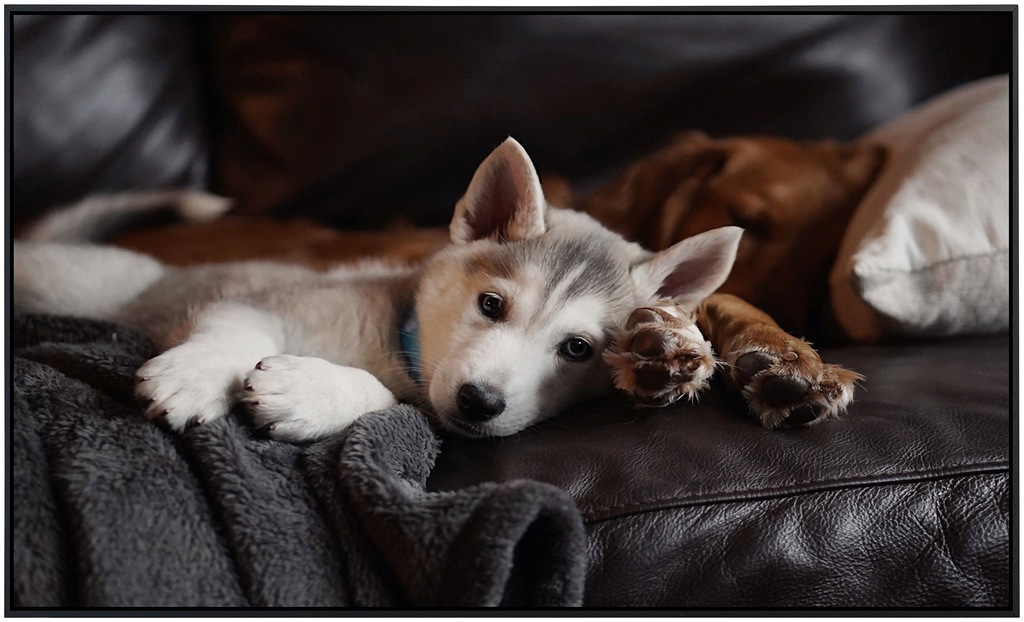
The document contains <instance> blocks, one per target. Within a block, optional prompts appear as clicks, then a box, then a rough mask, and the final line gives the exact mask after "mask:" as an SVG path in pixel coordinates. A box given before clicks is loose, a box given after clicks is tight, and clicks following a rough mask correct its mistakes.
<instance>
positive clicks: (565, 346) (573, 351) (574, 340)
mask: <svg viewBox="0 0 1024 622" xmlns="http://www.w3.org/2000/svg"><path fill="white" fill-rule="evenodd" d="M558 353H559V354H561V355H562V357H563V358H565V359H566V360H569V361H572V362H574V363H576V362H579V361H585V360H587V359H589V358H590V357H591V356H593V355H594V349H593V348H592V347H591V346H590V343H588V342H587V340H586V339H583V338H582V337H570V338H568V339H566V340H565V341H563V342H562V345H560V346H558Z"/></svg>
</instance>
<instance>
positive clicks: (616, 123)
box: [8, 11, 1018, 610]
mask: <svg viewBox="0 0 1024 622" xmlns="http://www.w3.org/2000/svg"><path fill="white" fill-rule="evenodd" d="M1015 18H1016V15H1015V13H1009V12H1006V11H1001V12H988V13H974V12H965V11H958V12H951V13H939V14H936V13H905V14H900V15H895V14H893V15H886V14H871V15H868V14H853V15H829V14H817V15H797V14H759V15H750V14H747V15H740V14H723V15H686V14H657V15H656V14H648V15H642V14H635V15H629V14H610V15H586V14H571V13H570V14H535V15H500V14H490V13H488V14H479V15H471V14H458V15H452V14H426V15H391V14H378V15H371V14H358V13H347V14H309V15H260V16H253V15H242V14H226V15H211V14H201V15H116V14H96V15H62V16H57V15H27V14H26V15H16V16H15V17H14V20H13V24H12V28H11V30H10V31H9V33H10V34H9V42H10V46H11V48H10V49H11V54H12V56H11V58H12V64H11V76H12V87H13V89H12V92H11V95H12V100H11V101H12V113H13V115H12V117H11V124H10V126H9V127H10V128H11V134H10V135H11V136H12V141H13V142H12V143H11V146H10V147H9V149H10V151H9V160H8V161H9V163H10V173H9V178H8V180H9V188H10V200H11V203H10V205H11V206H12V207H11V209H10V210H9V211H8V214H9V216H10V218H11V223H12V224H14V225H19V224H22V223H24V222H27V221H28V220H31V219H32V218H35V217H37V216H38V215H39V214H40V213H42V212H43V210H45V209H46V208H49V207H51V206H54V205H58V204H60V203H63V202H67V201H70V200H74V199H76V198H79V197H82V196H85V195H87V194H89V193H91V192H97V191H109V190H119V189H127V188H139V187H157V186H168V185H190V186H196V187H207V188H211V189H213V190H215V191H217V192H220V193H223V194H227V195H230V196H234V197H237V198H238V199H239V202H240V210H241V211H243V212H248V213H259V214H279V215H303V216H310V217H314V218H318V219H320V220H323V221H324V222H327V223H330V224H333V225H338V226H344V227H360V228H373V227H380V226H384V225H387V224H388V223H390V222H394V221H398V220H402V221H406V222H409V221H411V222H414V223H417V224H423V225H437V224H443V223H444V222H445V221H446V219H447V218H448V216H449V214H450V210H451V207H452V206H453V205H454V202H455V200H456V199H457V198H458V196H459V194H460V192H461V191H462V190H463V189H464V187H465V184H466V182H467V180H468V178H469V177H470V175H471V174H472V171H473V170H474V168H475V166H476V164H477V162H478V161H479V160H480V159H481V158H482V156H484V155H485V154H486V153H488V152H489V150H490V149H491V148H492V147H493V146H494V145H496V144H498V143H499V142H500V141H501V140H502V139H503V138H504V137H505V136H507V135H513V136H515V137H516V138H517V139H518V140H519V141H520V142H521V143H523V144H524V145H525V146H526V147H527V149H528V150H529V151H530V153H531V155H532V156H533V158H534V161H535V162H536V163H537V165H538V168H540V169H541V171H542V172H544V171H548V172H557V173H560V174H563V175H566V176H567V177H569V178H570V179H571V180H572V181H573V183H574V184H576V185H577V186H578V187H580V188H583V189H586V188H588V187H593V185H594V184H596V183H598V182H599V181H601V180H602V179H605V178H606V177H607V176H608V175H609V174H610V173H611V172H612V171H614V170H616V169H617V167H619V166H621V165H623V164H624V163H626V162H629V161H630V160H632V159H633V158H635V157H637V156H639V155H642V154H644V153H647V152H650V151H652V150H653V149H654V148H656V147H658V146H660V145H661V144H663V143H664V141H665V140H667V139H668V138H669V137H670V136H671V135H672V133H673V132H676V131H679V130H684V129H692V128H697V129H701V130H704V131H706V132H708V133H709V134H711V135H714V136H724V135H732V134H745V133H766V134H778V135H782V136H788V137H792V138H838V139H849V138H853V137H855V136H857V135H859V134H860V133H862V132H864V131H865V130H867V129H869V128H871V127H872V126H874V125H876V124H878V123H880V122H883V121H885V120H887V119H891V118H893V117H895V116H897V115H899V114H900V113H901V112H903V111H905V110H907V109H909V108H910V107H911V106H913V105H914V104H916V103H918V102H920V101H922V100H924V99H926V98H927V97H929V96H931V95H934V94H936V93H939V92H942V91H944V90H946V89H948V88H951V87H953V86H956V85H958V84H962V83H964V82H967V81H970V80H972V79H975V78H979V77H983V76H988V75H993V74H997V73H1005V72H1007V71H1009V70H1010V50H1011V43H1012V32H1013V31H1012V30H1011V27H1012V25H1013V24H1014V20H1015ZM1016 346H1017V336H1016V330H1014V332H1013V334H1012V335H1010V334H1006V333H1003V334H996V335H975V336H961V337H956V338H949V339H944V340H937V339H936V340H918V341H910V340H907V341H901V342H894V343H885V344H881V345H872V346H865V345H843V346H834V347H830V348H827V349H825V350H824V351H823V358H826V359H827V360H828V361H830V362H836V363H840V364H843V365H845V366H847V367H849V368H852V369H855V370H857V371H859V372H861V373H862V374H864V376H865V377H866V378H867V379H866V380H865V382H864V383H863V388H862V390H861V392H860V393H859V395H858V399H857V401H856V402H855V403H854V404H853V406H852V407H851V408H850V411H849V413H848V415H847V416H846V417H844V418H843V419H841V420H837V421H830V422H828V423H825V424H823V425H818V426H814V427H811V428H807V429H793V430H785V431H775V432H772V431H767V430H765V429H762V428H761V427H759V426H758V425H756V423H754V422H753V421H752V420H751V419H749V418H748V417H747V416H746V415H745V409H744V406H743V404H742V403H740V402H738V401H737V399H736V398H735V397H733V396H730V395H728V394H726V393H725V392H724V391H722V388H721V387H714V388H713V390H712V391H711V393H710V394H709V395H708V396H706V397H705V398H704V399H703V400H702V401H701V403H700V404H699V405H698V406H688V405H680V406H674V407H670V408H665V409H660V410H653V411H649V410H643V411H641V410H634V409H632V408H630V407H629V406H628V404H626V403H625V401H623V400H607V401H601V402H597V403H592V404H587V405H584V406H583V407H580V408H577V409H574V410H573V411H572V412H570V413H566V414H564V415H560V416H558V417H556V418H554V419H552V420H549V421H548V422H546V423H544V424H541V425H540V426H538V427H537V428H535V429H532V430H528V431H526V432H524V433H522V434H520V435H518V436H516V437H512V438H506V439H499V440H494V441H488V440H484V441H472V440H467V439H461V438H456V437H447V436H446V437H445V438H444V445H443V447H444V451H443V452H442V454H441V456H440V458H439V461H438V464H437V466H436V468H435V469H434V472H433V473H432V474H431V476H430V479H429V480H428V487H429V488H430V489H432V490H449V489H454V488H458V487H460V486H465V485H469V484H473V483H477V482H481V481H507V480H512V479H517V478H528V479H533V480H540V481H544V482H550V483H553V484H555V485H556V486H558V487H561V488H563V489H564V490H566V491H568V492H569V493H570V495H571V496H572V498H573V499H574V500H575V502H576V504H577V506H578V508H579V510H580V512H581V514H582V516H583V519H584V522H585V525H586V530H587V538H588V544H587V547H588V551H587V552H588V562H587V568H588V571H587V579H586V588H585V592H584V599H583V602H584V605H585V606H592V607H618V606H631V607H661V608H665V607H669V608H671V607H699V608H723V607H751V608H774V607H802V606H827V607H842V608H860V607H885V608H897V607H930V608H942V609H956V608H963V607H972V608H973V607H978V608H989V609H996V610H1007V609H1012V610H1016V608H1017V607H1018V600H1017V598H1018V595H1017V593H1016V580H1017V578H1018V574H1017V573H1018V569H1017V567H1016V565H1015V559H1016V551H1015V550H1014V549H1012V548H1011V547H1012V546H1015V544H1016V542H1015V540H1014V538H1013V537H1012V535H1011V534H1014V533H1015V530H1014V529H1013V526H1014V525H1015V523H1013V522H1012V520H1011V516H1012V514H1013V513H1014V512H1015V511H1016V507H1015V501H1016V497H1015V487H1013V486H1012V485H1011V476H1010V472H1011V467H1012V462H1011V458H1012V455H1011V437H1012V433H1014V432H1015V431H1016V421H1015V419H1013V420H1011V417H1010V413H1011V408H1013V410H1015V409H1016V400H1015V399H1013V400H1011V370H1013V371H1014V372H1015V371H1016V365H1017V359H1016V352H1017V347H1016ZM1011 404H1012V406H1011Z"/></svg>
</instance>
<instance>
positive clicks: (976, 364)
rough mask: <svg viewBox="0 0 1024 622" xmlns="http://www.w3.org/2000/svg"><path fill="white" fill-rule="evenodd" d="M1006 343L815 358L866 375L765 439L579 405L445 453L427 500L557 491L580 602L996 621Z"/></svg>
mask: <svg viewBox="0 0 1024 622" xmlns="http://www.w3.org/2000/svg"><path fill="white" fill-rule="evenodd" d="M1009 355H1010V350H1009V337H1008V336H1007V335H996V336H987V337H971V338H963V339H957V340H950V341H944V342H934V343H915V344H912V345H898V346H857V347H848V348H841V349H834V350H828V351H826V352H825V353H824V354H823V358H826V359H827V360H828V361H830V362H834V363H838V364H841V365H844V366H846V367H848V368H851V369H855V370H857V371H858V372H860V373H862V374H864V375H865V376H866V380H865V381H864V382H863V387H862V388H861V390H860V392H859V393H858V397H857V400H856V401H855V402H854V403H853V404H852V405H851V406H850V410H849V413H848V414H847V415H846V416H845V417H844V418H843V419H841V420H833V421H828V422H825V423H822V424H818V425H815V426H811V427H809V428H802V429H800V428H798V429H793V430H782V431H768V430H765V429H763V428H761V427H760V426H758V425H757V424H756V423H755V422H754V421H753V420H752V419H749V418H747V417H745V416H741V415H738V414H736V413H743V412H744V407H743V404H742V403H738V402H737V400H736V399H735V396H733V395H730V394H729V393H728V392H727V391H725V390H724V388H723V387H721V386H718V387H713V390H712V392H711V393H709V394H707V395H705V396H704V397H703V398H702V399H701V402H700V403H699V404H698V405H696V406H689V405H677V406H672V407H668V408H664V409H656V410H634V409H630V408H629V407H628V406H627V405H626V404H624V403H616V402H613V401H598V402H595V403H593V404H592V405H583V406H581V407H579V408H577V409H575V410H574V412H571V413H567V414H566V415H563V416H559V417H557V418H555V419H552V420H549V421H547V422H545V423H542V424H540V426H538V427H536V428H535V429H532V430H527V431H525V432H523V433H522V434H521V435H519V436H518V437H516V438H513V439H498V440H493V441H489V440H483V441H479V440H468V439H463V438H459V437H455V436H452V437H450V438H446V439H445V444H444V448H445V451H443V452H442V454H441V457H440V458H439V460H438V464H437V466H436V468H435V470H434V472H433V474H432V476H431V480H430V482H429V485H430V486H431V487H432V488H433V489H435V490H447V489H454V488H458V487H461V486H466V485H471V484H473V483H476V482H481V481H493V480H498V481H505V480H514V479H520V478H526V479H535V480H541V481H546V482H549V483H552V484H555V485H556V486H560V487H563V488H565V489H566V490H568V491H570V493H571V494H572V496H573V498H574V499H575V500H576V502H577V504H578V506H579V508H580V510H581V512H582V513H583V515H584V519H585V521H586V523H587V525H588V529H589V533H590V536H591V549H590V554H591V567H590V575H589V579H588V583H587V592H586V596H585V603H586V604H588V605H592V606H608V605H612V604H620V605H621V604H626V603H628V604H630V605H637V606H657V607H677V606H678V607H683V606H685V607H690V606H693V607H729V606H755V607H757V606H771V605H779V606H782V605H786V606H791V605H822V606H824V605H827V606H847V607H856V606H861V605H863V604H866V603H870V604H872V605H878V606H891V607H896V606H954V605H955V606H1006V605H1007V604H1008V603H1009V571H1010V558H1009V548H1008V542H1009V540H1008V538H1009V523H1008V512H1009V488H1008V477H1009V464H1010V462H1009V460H1010V454H1009V439H1010V434H1009V432H1010V422H1009V409H1010V404H1009V391H1008V387H1009V382H1010V373H1009V360H1010V356H1009Z"/></svg>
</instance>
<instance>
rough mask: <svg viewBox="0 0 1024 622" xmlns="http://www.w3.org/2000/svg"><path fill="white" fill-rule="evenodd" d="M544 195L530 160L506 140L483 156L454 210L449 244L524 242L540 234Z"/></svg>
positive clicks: (515, 143)
mask: <svg viewBox="0 0 1024 622" xmlns="http://www.w3.org/2000/svg"><path fill="white" fill-rule="evenodd" d="M546 206H547V204H546V202H545V200H544V192H543V191H542V190H541V187H540V179H539V178H538V177H537V171H536V170H535V169H534V168H533V162H531V161H530V156H528V155H526V151H524V150H523V147H522V146H521V145H520V144H519V143H517V142H516V141H515V140H514V139H512V138H507V139H506V140H505V142H503V143H501V145H500V146H498V148H497V149H495V150H494V151H492V152H491V155H489V156H487V159H486V160H484V161H483V163H482V164H481V165H480V167H479V168H478V169H476V173H475V174H474V175H473V180H472V181H471V182H469V189H467V190H466V194H465V195H464V196H463V197H462V199H460V200H459V202H458V204H456V206H455V217H454V218H453V219H452V224H451V226H450V227H449V229H450V231H451V238H452V241H453V242H456V243H463V242H472V241H473V240H482V239H485V238H492V239H495V240H497V241H499V242H502V241H515V240H525V239H528V238H533V237H536V236H538V235H540V234H542V233H544V231H545V229H546V226H545V224H544V210H545V209H546Z"/></svg>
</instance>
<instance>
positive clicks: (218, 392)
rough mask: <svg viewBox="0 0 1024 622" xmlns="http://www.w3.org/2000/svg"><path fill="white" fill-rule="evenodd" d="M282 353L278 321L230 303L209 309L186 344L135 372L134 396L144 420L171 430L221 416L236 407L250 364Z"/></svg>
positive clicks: (281, 336)
mask: <svg viewBox="0 0 1024 622" xmlns="http://www.w3.org/2000/svg"><path fill="white" fill-rule="evenodd" d="M283 347H284V331H283V329H282V326H281V319H280V318H279V317H277V316H274V315H272V314H269V313H266V312H264V311H260V310H258V309H254V308H252V307H249V306H246V305H242V304H237V303H234V302H221V303H217V304H215V305H212V306H211V307H210V308H208V309H207V310H206V311H205V312H204V313H203V314H202V315H201V316H200V319H199V321H198V322H197V323H196V325H195V328H194V329H193V330H192V333H191V334H190V335H189V338H188V340H187V341H185V342H184V343H182V344H181V345H178V346H175V347H173V348H171V349H170V350H167V351H166V352H164V353H163V354H161V355H159V356H157V357H155V358H153V359H150V360H149V362H147V363H146V364H145V365H143V366H142V367H141V368H139V371H138V372H136V374H135V376H136V385H135V396H136V398H137V399H138V400H139V401H140V402H141V403H142V404H143V405H144V406H145V407H146V416H147V417H148V418H150V419H154V418H157V417H165V418H166V419H167V422H168V423H169V424H170V426H171V427H172V428H174V429H175V430H181V429H183V428H185V426H186V425H188V424H189V423H190V422H192V421H193V420H195V421H196V422H197V423H204V422H206V421H210V420H212V419H216V418H217V417H220V416H221V415H224V414H225V413H227V412H228V410H230V409H231V407H232V406H233V405H234V404H235V402H236V401H237V399H238V398H237V396H238V392H239V390H240V389H241V386H242V381H243V379H244V378H245V374H246V372H248V370H249V369H250V368H251V367H252V365H253V363H252V361H254V360H255V361H258V360H260V359H262V358H263V357H265V356H269V355H272V354H276V353H278V352H280V351H281V350H282V348H283Z"/></svg>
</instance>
